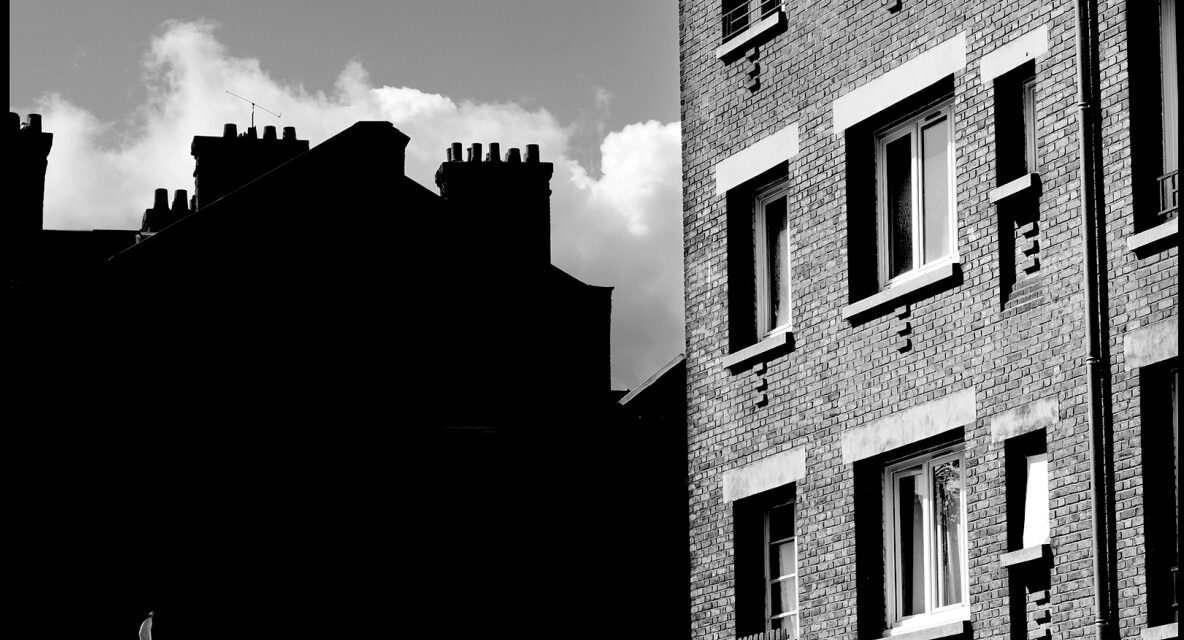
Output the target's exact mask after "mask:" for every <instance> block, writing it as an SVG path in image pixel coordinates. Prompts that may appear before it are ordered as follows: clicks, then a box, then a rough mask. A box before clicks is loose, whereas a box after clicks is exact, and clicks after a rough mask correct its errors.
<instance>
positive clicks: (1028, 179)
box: [987, 173, 1040, 204]
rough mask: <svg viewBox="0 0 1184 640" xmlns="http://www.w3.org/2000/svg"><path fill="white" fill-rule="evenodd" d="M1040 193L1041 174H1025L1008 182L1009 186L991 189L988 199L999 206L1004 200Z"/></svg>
mask: <svg viewBox="0 0 1184 640" xmlns="http://www.w3.org/2000/svg"><path fill="white" fill-rule="evenodd" d="M1039 192H1040V174H1039V173H1025V174H1024V175H1022V176H1020V177H1018V178H1016V179H1015V180H1012V181H1011V182H1008V183H1007V184H1005V185H1003V186H1001V187H999V188H997V189H991V192H990V193H989V194H988V195H987V198H988V199H989V200H990V201H991V204H999V203H1000V202H1002V201H1003V200H1006V199H1007V198H1010V197H1012V196H1015V195H1019V194H1021V193H1033V194H1036V193H1039Z"/></svg>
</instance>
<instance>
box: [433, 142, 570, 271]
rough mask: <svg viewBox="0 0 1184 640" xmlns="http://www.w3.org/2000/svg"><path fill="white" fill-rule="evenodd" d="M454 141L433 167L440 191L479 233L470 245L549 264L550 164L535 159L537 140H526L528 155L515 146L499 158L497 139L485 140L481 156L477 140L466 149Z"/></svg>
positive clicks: (500, 259) (512, 259) (500, 257)
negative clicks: (485, 154)
mask: <svg viewBox="0 0 1184 640" xmlns="http://www.w3.org/2000/svg"><path fill="white" fill-rule="evenodd" d="M462 148H463V147H462V145H461V143H459V142H454V143H452V145H451V146H450V147H449V148H448V150H447V152H446V158H447V161H446V162H444V163H442V164H441V165H440V168H439V170H437V171H436V185H437V186H438V187H439V188H440V195H441V196H442V197H443V198H444V199H445V200H447V201H448V202H449V203H450V204H451V205H452V207H453V210H454V212H455V214H456V215H457V218H458V219H459V220H463V221H464V223H465V224H467V225H468V226H469V228H470V230H471V231H472V233H473V237H474V238H480V239H481V241H480V242H478V243H477V246H476V247H475V249H474V250H477V251H482V252H489V253H490V254H491V255H489V256H488V259H490V260H493V261H495V262H497V263H501V264H505V265H507V266H513V265H515V264H518V265H523V264H549V263H550V261H551V175H552V173H553V172H554V165H553V164H552V163H550V162H540V160H539V155H540V154H539V146H538V145H537V144H530V145H527V146H526V158H527V161H526V162H525V163H524V162H522V154H521V151H520V150H518V149H510V150H508V151H507V152H506V155H505V161H504V162H503V161H502V158H501V144H499V143H496V142H493V143H490V144H489V156H488V157H487V158H485V159H484V160H485V161H483V158H482V155H481V151H482V144H481V143H479V142H474V143H471V144H470V145H469V147H468V148H467V149H466V152H467V153H466V158H465V160H464V161H463V162H462V161H461V159H460V150H461V149H462Z"/></svg>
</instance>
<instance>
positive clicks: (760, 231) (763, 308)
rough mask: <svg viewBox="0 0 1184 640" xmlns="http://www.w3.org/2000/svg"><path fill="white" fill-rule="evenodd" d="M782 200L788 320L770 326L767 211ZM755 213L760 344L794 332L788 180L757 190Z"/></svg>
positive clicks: (756, 292) (755, 193)
mask: <svg viewBox="0 0 1184 640" xmlns="http://www.w3.org/2000/svg"><path fill="white" fill-rule="evenodd" d="M778 198H784V199H785V234H786V237H785V257H784V264H785V273H783V274H782V277H783V278H784V279H785V282H786V287H785V296H786V300H785V305H786V316H787V320H786V321H785V323H783V324H781V325H777V326H772V327H770V326H769V325H771V324H772V323H773V319H772V318H771V317H770V316H771V313H772V309H771V305H772V299H771V298H772V296H771V291H770V289H769V287H770V285H771V279H770V276H769V270H770V265H769V257H770V255H769V246H768V228H767V222H768V220H767V218H766V213H765V212H766V208H767V206H768V205H769V204H770V203H772V202H774V201H775V200H777V199H778ZM752 210H753V215H752V236H753V242H752V259H753V272H754V274H755V277H756V291H755V294H756V296H755V297H756V341H757V342H760V341H761V340H764V339H765V338H768V337H769V336H773V335H776V334H779V333H786V332H789V331H792V330H793V278H792V273H793V268H792V265H791V255H792V254H793V251H792V250H791V248H790V241H789V181H788V180H786V179H785V178H778V179H776V180H774V181H773V182H771V183H769V184H766V185H765V186H763V187H761V188H759V189H757V190H756V191H754V192H753V198H752Z"/></svg>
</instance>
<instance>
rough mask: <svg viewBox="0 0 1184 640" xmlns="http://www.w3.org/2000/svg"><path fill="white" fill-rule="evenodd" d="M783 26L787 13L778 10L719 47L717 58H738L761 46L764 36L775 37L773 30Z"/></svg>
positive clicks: (716, 53)
mask: <svg viewBox="0 0 1184 640" xmlns="http://www.w3.org/2000/svg"><path fill="white" fill-rule="evenodd" d="M782 26H785V12H784V11H783V10H781V9H778V10H777V11H776V12H775V13H772V14H770V15H768V16H765V17H764V18H762V19H760V20H759V21H757V22H756V23H755V24H751V25H749V26H748V28H747V29H745V30H744V31H742V32H740V33H738V34H736V36H735V37H733V38H732V39H731V40H728V41H727V42H725V43H723V44H721V45H720V46H719V47H717V48H716V50H715V57H716V58H718V59H720V60H726V59H731V58H735V57H738V56H739V55H740V54H741V53H743V52H744V50H745V49H748V48H749V47H754V46H756V45H757V44H760V42H758V40H760V39H761V37H762V36H769V35H773V34H772V32H773V30H774V29H776V28H777V27H782Z"/></svg>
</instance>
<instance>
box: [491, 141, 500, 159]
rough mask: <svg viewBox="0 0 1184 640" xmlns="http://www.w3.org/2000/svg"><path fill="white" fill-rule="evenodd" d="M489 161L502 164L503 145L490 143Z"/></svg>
mask: <svg viewBox="0 0 1184 640" xmlns="http://www.w3.org/2000/svg"><path fill="white" fill-rule="evenodd" d="M488 160H489V161H490V162H501V161H502V145H501V143H499V142H490V143H489V157H488Z"/></svg>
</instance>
